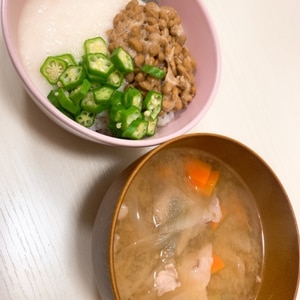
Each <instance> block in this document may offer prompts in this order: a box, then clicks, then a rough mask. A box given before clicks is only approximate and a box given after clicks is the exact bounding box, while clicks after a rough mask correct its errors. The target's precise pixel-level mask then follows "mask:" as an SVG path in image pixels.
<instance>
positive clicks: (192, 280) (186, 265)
mask: <svg viewBox="0 0 300 300" xmlns="http://www.w3.org/2000/svg"><path fill="white" fill-rule="evenodd" d="M212 263H213V257H212V245H211V244H210V243H209V244H206V245H204V246H203V247H202V248H201V249H200V250H199V251H195V252H191V253H187V255H183V256H182V261H181V262H180V264H179V265H178V275H179V278H180V280H181V283H182V287H183V291H184V292H182V293H181V294H180V295H178V296H177V297H175V298H174V299H176V300H184V299H189V300H198V299H201V300H206V299H207V292H206V287H207V286H208V284H209V281H210V277H211V266H212Z"/></svg>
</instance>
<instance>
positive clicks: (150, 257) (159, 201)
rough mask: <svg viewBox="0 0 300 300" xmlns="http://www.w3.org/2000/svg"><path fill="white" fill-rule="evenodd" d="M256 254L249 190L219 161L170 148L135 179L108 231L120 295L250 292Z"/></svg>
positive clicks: (257, 230) (179, 297) (178, 299)
mask: <svg viewBox="0 0 300 300" xmlns="http://www.w3.org/2000/svg"><path fill="white" fill-rule="evenodd" d="M198 165H199V167H198ZM206 171H208V172H206ZM194 176H196V177H194ZM205 180H206V182H204V181H205ZM202 181H203V182H202ZM208 186H209V188H207V187H208ZM262 260H263V247H262V230H261V223H260V219H259V215H258V211H257V209H256V206H255V202H254V199H253V196H252V195H251V193H250V191H249V190H248V189H247V187H246V185H245V184H244V183H243V181H242V179H241V178H240V177H239V176H238V174H236V173H235V172H234V171H233V170H232V169H231V168H229V167H228V166H227V165H226V164H224V163H223V162H222V161H220V160H218V159H217V158H215V157H213V156H211V155H209V154H207V153H205V152H202V151H196V150H189V149H184V148H175V149H168V150H165V151H164V152H163V153H158V154H156V155H155V156H154V157H152V159H151V160H150V161H149V162H148V163H146V164H145V165H144V166H143V168H142V169H141V171H140V172H139V174H138V175H137V176H136V177H135V178H134V179H133V182H132V184H131V186H130V187H129V189H128V191H127V193H126V195H125V199H124V202H123V204H122V206H121V208H120V211H119V215H118V220H117V224H116V228H115V232H114V256H113V262H114V272H115V274H114V275H115V279H116V285H117V289H118V292H119V297H120V299H122V300H123V299H126V300H127V299H131V300H133V299H138V300H143V299H144V300H148V299H149V300H150V299H161V300H165V299H175V300H186V299H189V300H193V299H195V300H196V299H201V300H203V299H212V300H220V299H228V300H229V299H230V300H234V299H238V300H241V299H247V300H249V299H255V297H256V295H257V292H258V289H259V286H260V282H261V274H262Z"/></svg>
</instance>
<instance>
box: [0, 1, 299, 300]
mask: <svg viewBox="0 0 300 300" xmlns="http://www.w3.org/2000/svg"><path fill="white" fill-rule="evenodd" d="M187 3H188V1H187ZM204 4H205V5H206V7H207V9H208V11H209V12H210V14H211V17H212V19H213V22H214V23H215V26H216V31H217V33H218V36H219V40H220V47H221V51H222V78H221V83H220V87H219V90H218V92H217V95H216V98H215V101H214V103H213V105H212V107H211V109H210V110H209V112H208V113H207V115H206V116H205V117H204V119H202V120H201V121H200V123H199V124H198V125H197V126H196V127H195V128H194V129H193V130H192V131H191V132H212V133H219V134H223V135H226V136H229V137H232V138H234V139H237V140H239V141H241V142H242V143H244V144H246V145H247V146H249V147H251V148H252V149H253V150H254V151H256V152H257V153H258V154H259V155H260V156H262V157H263V158H264V160H265V161H266V162H267V163H268V164H269V165H270V166H271V167H272V168H273V170H274V171H275V172H276V174H277V175H278V177H279V179H280V181H281V182H282V184H283V185H284V187H285V189H286V192H287V194H288V195H289V197H290V200H291V203H292V206H293V208H294V211H295V214H296V218H297V220H298V221H299V220H300V158H299V155H300V134H299V130H300V1H299V0H276V1H273V0H263V1H261V0H243V1H240V0H226V1H224V0H223V1H220V0H205V1H204ZM0 62H1V66H0V68H1V72H0V103H1V104H0V107H1V113H0V138H1V142H0V299H13V300H15V299H16V300H17V299H22V300H23V299H46V300H48V299H72V300H77V299H85V300H88V299H91V300H92V299H100V296H99V295H98V293H97V290H96V286H95V283H94V281H93V271H92V263H91V231H92V227H93V222H94V219H95V216H96V212H97V209H98V206H99V204H100V202H101V197H102V196H103V194H104V192H105V190H106V189H107V188H108V186H109V185H110V183H111V182H112V180H113V178H114V176H116V175H117V174H118V173H119V172H120V171H121V170H122V169H123V168H124V167H125V166H127V165H128V164H129V163H131V162H132V161H134V160H135V159H136V158H137V157H139V156H140V155H141V154H142V153H145V152H146V151H149V150H150V149H147V148H145V149H128V148H111V147H108V146H103V145H99V144H94V143H92V142H88V141H85V140H82V139H80V138H78V137H76V136H73V135H71V134H70V133H68V132H66V131H64V130H63V129H61V128H60V127H58V126H57V125H55V124H54V123H53V122H52V121H51V120H49V119H48V118H47V117H46V116H45V115H44V114H43V113H42V112H41V111H40V110H39V109H38V108H37V107H36V105H35V104H34V103H33V101H32V100H31V99H30V97H29V96H27V94H26V93H25V91H24V89H23V88H22V86H21V84H20V81H19V80H18V77H17V75H16V73H15V71H14V69H13V67H12V65H11V63H10V61H9V58H8V55H7V53H6V49H5V46H4V42H3V37H2V33H1V40H0ZM298 299H300V297H299V298H298ZM103 300H105V299H103ZM287 300H288V299H287Z"/></svg>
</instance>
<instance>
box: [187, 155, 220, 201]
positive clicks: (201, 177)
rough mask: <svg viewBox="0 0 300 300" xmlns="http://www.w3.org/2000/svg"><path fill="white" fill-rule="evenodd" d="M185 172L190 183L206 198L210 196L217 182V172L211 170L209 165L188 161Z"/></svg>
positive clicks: (197, 161) (199, 161)
mask: <svg viewBox="0 0 300 300" xmlns="http://www.w3.org/2000/svg"><path fill="white" fill-rule="evenodd" d="M186 170H187V175H188V178H189V180H190V183H191V184H192V185H193V186H194V187H195V188H196V189H197V190H199V191H201V192H202V193H203V194H205V195H206V196H210V195H211V193H212V192H213V190H214V188H215V186H216V184H217V182H218V179H219V175H220V174H219V172H218V171H215V170H212V166H211V165H210V164H209V163H206V162H203V161H201V160H189V161H188V162H187V163H186Z"/></svg>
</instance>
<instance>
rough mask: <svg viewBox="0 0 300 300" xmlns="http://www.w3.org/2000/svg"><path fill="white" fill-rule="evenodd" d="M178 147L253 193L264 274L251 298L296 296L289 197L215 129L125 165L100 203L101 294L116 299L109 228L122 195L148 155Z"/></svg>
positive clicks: (96, 257) (96, 241)
mask: <svg viewBox="0 0 300 300" xmlns="http://www.w3.org/2000/svg"><path fill="white" fill-rule="evenodd" d="M178 146H179V147H187V148H190V149H200V150H203V151H205V152H207V153H210V154H212V155H214V156H215V157H217V158H219V159H220V160H222V161H223V162H224V163H226V164H227V165H229V166H230V167H231V168H232V169H233V170H235V171H236V172H237V173H238V174H239V175H240V177H241V178H242V179H243V180H244V182H245V183H246V185H247V186H248V188H249V190H250V191H251V193H252V194H253V196H254V198H255V202H256V206H257V209H258V213H259V215H260V218H261V223H262V230H263V236H264V238H263V244H264V260H263V261H264V262H263V264H264V265H263V275H262V282H261V286H260V289H259V292H258V295H257V298H256V299H260V300H266V299H272V300H275V299H278V300H282V299H295V297H296V294H297V289H298V280H299V233H298V228H297V224H296V220H295V216H294V213H293V210H292V207H291V204H290V201H289V198H288V196H287V194H286V192H285V190H284V188H283V186H282V185H281V183H280V182H279V180H278V178H277V177H276V175H275V174H274V172H273V171H272V170H271V169H270V167H269V166H268V165H267V164H266V163H265V162H264V161H263V160H262V159H261V158H260V157H259V156H258V155H257V154H256V153H255V152H253V151H252V150H251V149H249V148H247V147H246V146H245V145H243V144H241V143H240V142H237V141H235V140H232V139H230V138H227V137H224V136H220V135H215V134H188V135H184V136H181V137H178V138H175V139H173V140H171V141H169V142H166V143H164V144H162V145H160V146H158V147H157V148H155V149H154V150H152V151H151V152H149V153H148V154H146V155H144V156H143V157H142V158H140V159H138V160H137V161H136V162H134V163H133V164H132V165H130V166H129V167H128V168H127V169H126V170H125V171H124V172H123V173H122V174H121V175H120V176H119V177H118V178H116V180H115V181H114V182H113V183H112V185H111V187H110V188H109V190H108V191H107V193H106V195H105V196H104V199H103V201H102V203H101V206H100V208H99V211H98V214H97V217H96V221H95V226H94V231H93V241H92V242H93V245H92V259H93V265H94V271H95V280H96V284H97V287H98V289H99V292H100V294H101V296H102V299H119V298H118V296H117V294H118V293H117V287H116V282H115V274H114V268H113V266H112V262H113V247H114V245H113V240H114V239H113V236H114V229H115V226H116V222H117V216H118V212H119V209H120V206H121V204H122V200H123V198H124V196H125V195H126V192H127V190H128V188H129V187H130V185H131V183H132V181H133V180H134V178H135V177H136V175H137V174H138V173H139V172H140V170H141V169H142V168H143V166H144V165H145V164H146V163H147V162H148V161H149V160H151V159H153V157H154V156H155V155H156V154H157V153H159V152H162V151H165V150H166V149H170V148H173V147H178ZM229 284H230V283H229Z"/></svg>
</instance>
